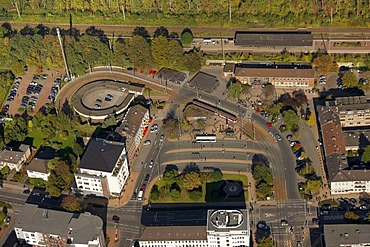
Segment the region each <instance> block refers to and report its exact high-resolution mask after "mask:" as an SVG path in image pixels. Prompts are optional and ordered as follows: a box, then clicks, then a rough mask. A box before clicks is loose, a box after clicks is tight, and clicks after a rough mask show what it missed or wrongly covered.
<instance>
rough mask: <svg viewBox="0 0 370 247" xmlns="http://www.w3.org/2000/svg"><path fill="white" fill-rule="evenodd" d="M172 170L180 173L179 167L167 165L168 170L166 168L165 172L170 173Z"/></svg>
mask: <svg viewBox="0 0 370 247" xmlns="http://www.w3.org/2000/svg"><path fill="white" fill-rule="evenodd" d="M172 170H176V171H179V168H178V167H177V165H173V164H171V165H166V168H165V172H169V171H172Z"/></svg>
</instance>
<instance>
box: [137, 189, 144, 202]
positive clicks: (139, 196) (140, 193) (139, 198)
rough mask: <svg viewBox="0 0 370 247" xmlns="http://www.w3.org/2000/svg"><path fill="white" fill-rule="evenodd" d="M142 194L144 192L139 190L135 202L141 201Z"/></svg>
mask: <svg viewBox="0 0 370 247" xmlns="http://www.w3.org/2000/svg"><path fill="white" fill-rule="evenodd" d="M143 194H144V191H142V190H140V191H139V194H138V195H137V200H138V201H141V200H143Z"/></svg>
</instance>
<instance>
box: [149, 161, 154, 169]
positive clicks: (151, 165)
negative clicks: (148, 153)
mask: <svg viewBox="0 0 370 247" xmlns="http://www.w3.org/2000/svg"><path fill="white" fill-rule="evenodd" d="M153 165H154V161H153V160H150V162H149V168H153Z"/></svg>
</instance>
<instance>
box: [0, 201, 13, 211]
mask: <svg viewBox="0 0 370 247" xmlns="http://www.w3.org/2000/svg"><path fill="white" fill-rule="evenodd" d="M3 207H6V208H8V209H9V208H12V206H10V204H9V203H6V202H0V208H3Z"/></svg>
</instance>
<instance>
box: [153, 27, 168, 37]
mask: <svg viewBox="0 0 370 247" xmlns="http://www.w3.org/2000/svg"><path fill="white" fill-rule="evenodd" d="M159 36H163V37H166V38H168V36H169V32H168V29H167V28H165V27H163V26H160V27H158V28H157V29H156V30H155V31H154V34H153V37H154V38H155V37H159Z"/></svg>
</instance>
